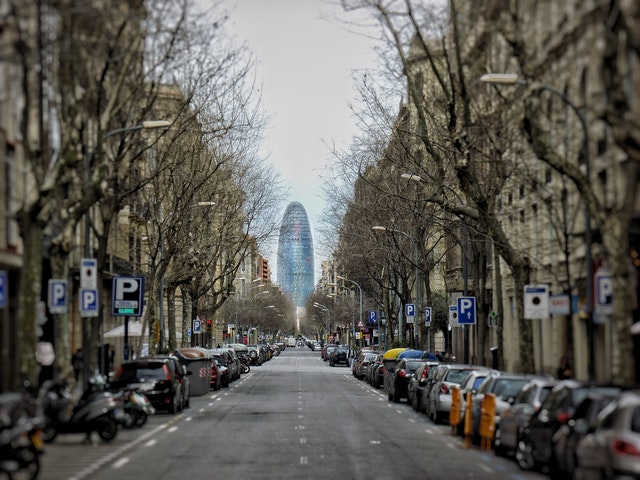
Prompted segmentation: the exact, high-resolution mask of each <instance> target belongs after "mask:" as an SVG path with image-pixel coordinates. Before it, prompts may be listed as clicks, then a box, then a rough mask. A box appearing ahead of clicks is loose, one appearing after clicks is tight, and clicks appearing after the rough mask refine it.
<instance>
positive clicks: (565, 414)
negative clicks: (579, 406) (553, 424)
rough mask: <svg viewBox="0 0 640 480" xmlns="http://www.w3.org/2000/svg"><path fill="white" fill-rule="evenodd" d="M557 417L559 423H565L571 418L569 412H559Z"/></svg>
mask: <svg viewBox="0 0 640 480" xmlns="http://www.w3.org/2000/svg"><path fill="white" fill-rule="evenodd" d="M557 418H558V421H559V422H560V423H567V422H568V421H569V420H571V414H570V413H569V412H560V413H559V414H558V417H557Z"/></svg>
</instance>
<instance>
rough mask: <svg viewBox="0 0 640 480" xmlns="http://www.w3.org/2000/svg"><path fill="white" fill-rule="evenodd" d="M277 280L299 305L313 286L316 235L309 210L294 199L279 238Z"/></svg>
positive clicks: (302, 304) (286, 212)
mask: <svg viewBox="0 0 640 480" xmlns="http://www.w3.org/2000/svg"><path fill="white" fill-rule="evenodd" d="M278 283H279V284H280V287H281V288H282V291H283V292H284V293H285V294H286V295H289V297H290V298H291V301H292V302H293V304H294V305H295V306H296V307H304V305H305V302H306V301H307V297H308V296H309V295H311V292H313V288H314V260H313V238H312V237H311V228H310V227H309V219H308V218H307V211H306V210H305V209H304V207H303V206H302V204H301V203H299V202H291V203H290V204H289V205H288V206H287V209H286V210H285V212H284V217H283V219H282V225H281V226H280V237H279V239H278Z"/></svg>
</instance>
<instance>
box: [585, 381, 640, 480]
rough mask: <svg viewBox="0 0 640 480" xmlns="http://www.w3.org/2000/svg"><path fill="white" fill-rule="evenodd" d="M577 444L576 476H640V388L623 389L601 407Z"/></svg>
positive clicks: (586, 426)
mask: <svg viewBox="0 0 640 480" xmlns="http://www.w3.org/2000/svg"><path fill="white" fill-rule="evenodd" d="M576 427H577V428H578V429H581V430H582V431H584V432H585V433H586V435H585V437H584V438H583V439H582V440H580V442H579V443H578V445H577V446H576V472H575V476H574V478H640V391H638V390H634V391H629V392H624V393H622V394H621V395H620V396H619V398H616V399H615V400H613V401H612V402H611V403H609V404H608V405H607V406H606V407H604V408H603V409H602V411H601V412H600V414H599V415H598V419H597V420H596V425H595V427H594V428H593V429H591V430H590V429H589V427H588V425H587V424H583V425H576Z"/></svg>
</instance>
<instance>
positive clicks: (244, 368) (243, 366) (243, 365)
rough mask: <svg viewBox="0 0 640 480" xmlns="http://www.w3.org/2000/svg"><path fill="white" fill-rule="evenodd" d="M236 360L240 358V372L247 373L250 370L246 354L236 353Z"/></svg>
mask: <svg viewBox="0 0 640 480" xmlns="http://www.w3.org/2000/svg"><path fill="white" fill-rule="evenodd" d="M238 360H240V373H249V372H250V371H251V367H250V366H249V361H250V360H249V358H247V354H245V353H240V354H238Z"/></svg>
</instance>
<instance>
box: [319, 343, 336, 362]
mask: <svg viewBox="0 0 640 480" xmlns="http://www.w3.org/2000/svg"><path fill="white" fill-rule="evenodd" d="M336 348H338V346H337V345H325V346H324V348H323V349H322V351H321V352H320V357H322V360H324V361H325V362H327V361H329V357H331V352H333V351H334V350H335V349H336Z"/></svg>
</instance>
